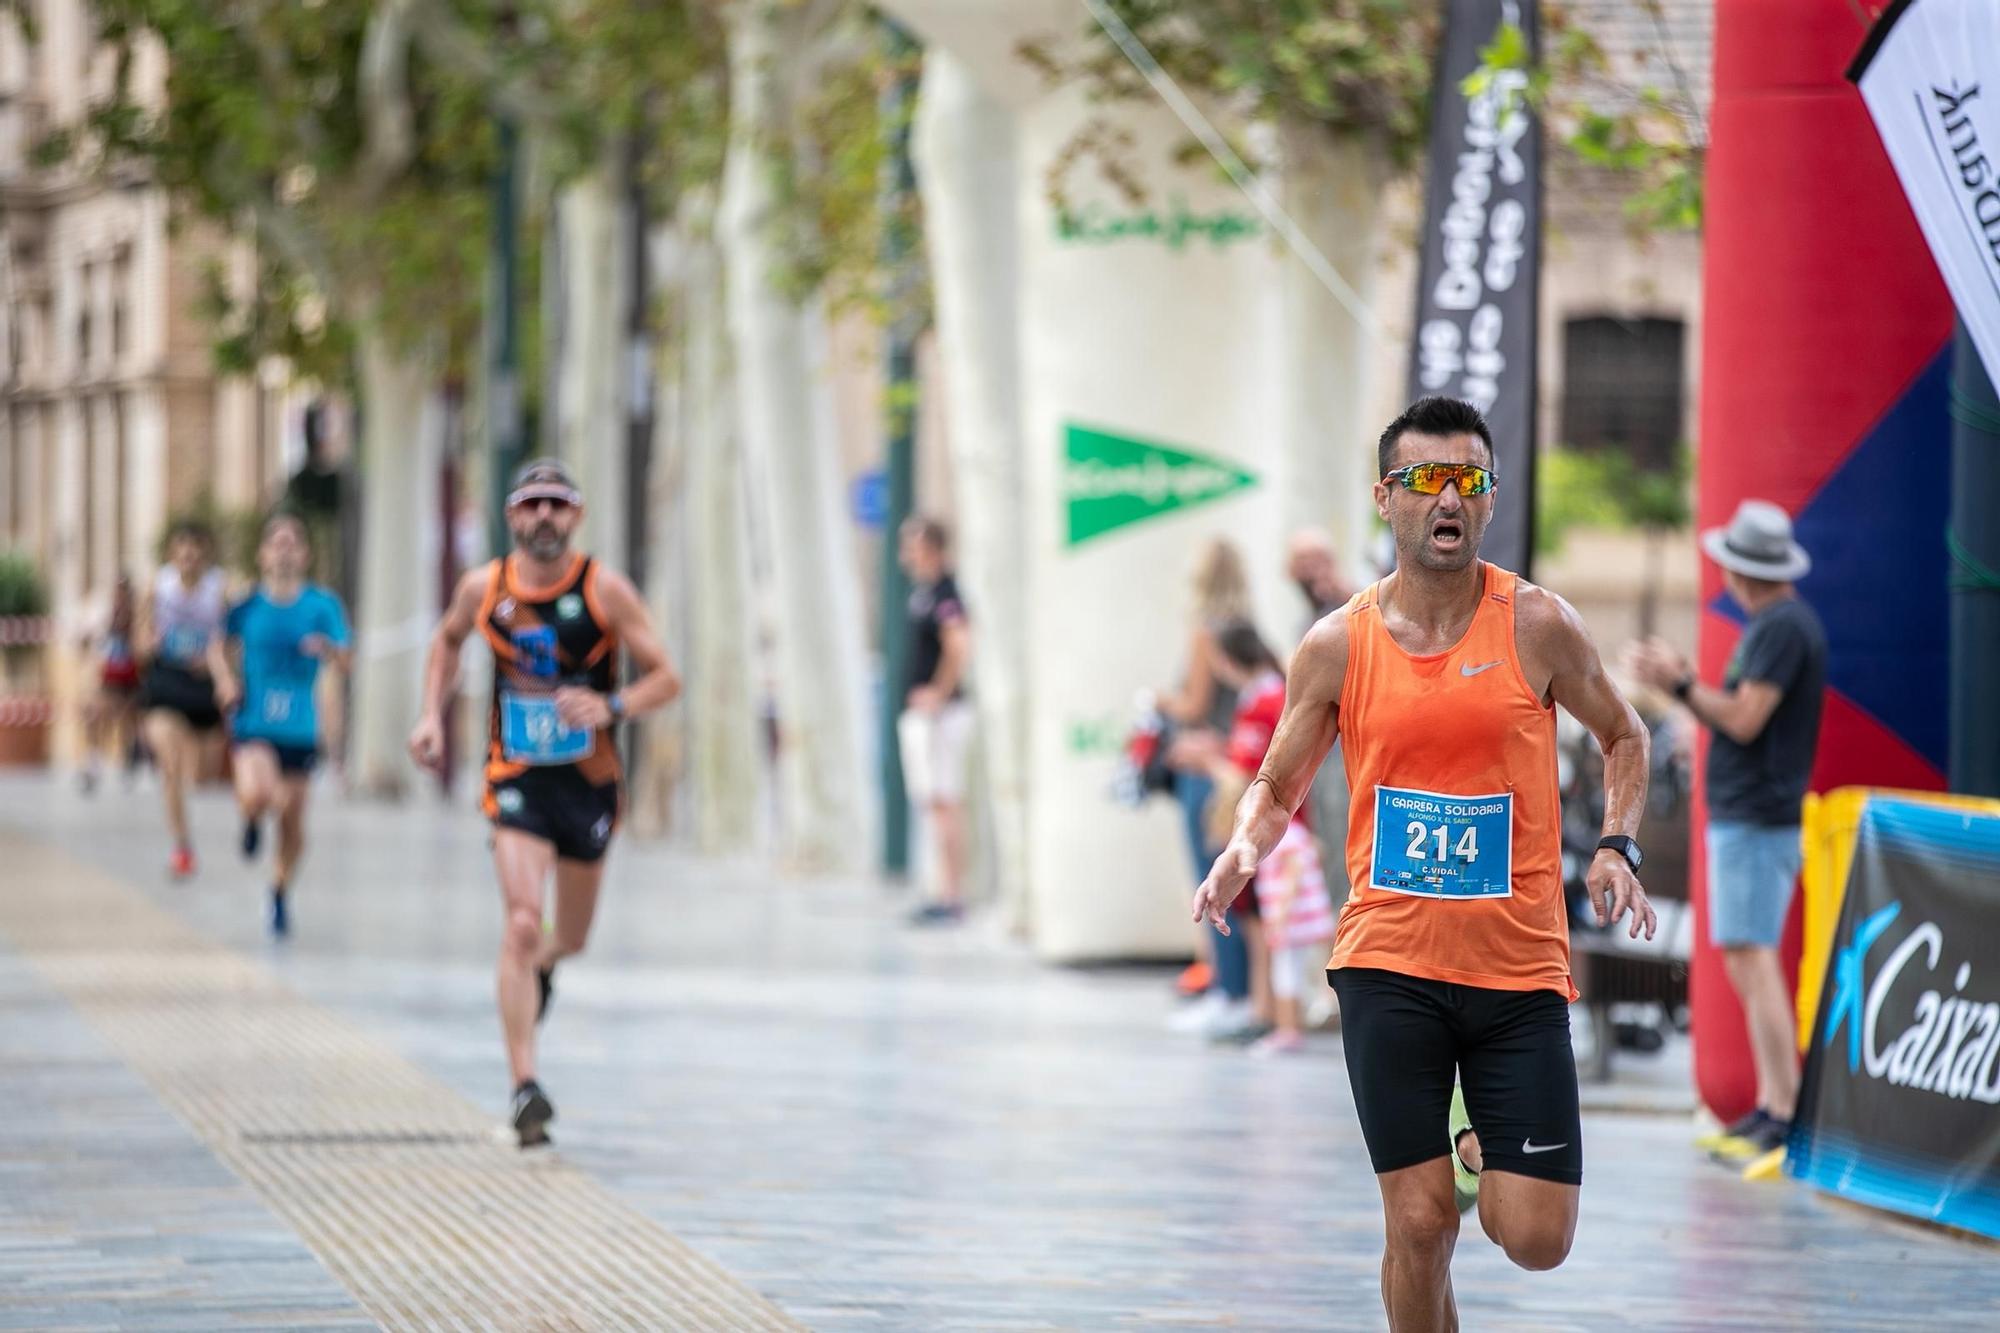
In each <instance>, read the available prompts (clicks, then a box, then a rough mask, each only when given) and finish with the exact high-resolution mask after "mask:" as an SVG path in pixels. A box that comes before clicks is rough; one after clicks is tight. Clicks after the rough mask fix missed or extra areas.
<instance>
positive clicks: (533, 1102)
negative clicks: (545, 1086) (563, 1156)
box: [514, 1079, 556, 1148]
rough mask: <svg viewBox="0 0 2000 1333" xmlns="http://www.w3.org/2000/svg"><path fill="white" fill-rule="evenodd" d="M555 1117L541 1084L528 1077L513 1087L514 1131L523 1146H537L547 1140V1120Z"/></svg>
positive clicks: (554, 1110) (554, 1109)
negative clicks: (518, 1085) (525, 1080)
mask: <svg viewBox="0 0 2000 1333" xmlns="http://www.w3.org/2000/svg"><path fill="white" fill-rule="evenodd" d="M555 1118H556V1108H555V1107H554V1106H553V1105H551V1104H550V1102H549V1098H548V1094H547V1093H545V1092H543V1091H542V1085H541V1084H539V1083H537V1082H535V1080H533V1079H529V1080H528V1081H527V1082H526V1083H523V1084H522V1085H521V1086H520V1087H518V1088H516V1089H514V1133H515V1134H517V1135H519V1136H520V1140H521V1146H522V1147H523V1148H538V1147H540V1146H541V1145H542V1144H544V1143H547V1142H548V1141H549V1122H550V1121H552V1120H554V1119H555Z"/></svg>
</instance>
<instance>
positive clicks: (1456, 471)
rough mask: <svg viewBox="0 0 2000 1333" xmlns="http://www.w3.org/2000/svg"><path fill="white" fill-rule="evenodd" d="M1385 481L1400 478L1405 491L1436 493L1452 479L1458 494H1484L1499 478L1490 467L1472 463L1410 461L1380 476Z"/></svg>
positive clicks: (1419, 493) (1421, 493) (1449, 483)
mask: <svg viewBox="0 0 2000 1333" xmlns="http://www.w3.org/2000/svg"><path fill="white" fill-rule="evenodd" d="M1382 480H1384V481H1400V482H1402V483H1403V488H1404V489H1405V490H1411V491H1415V492H1416V493H1417V494H1418V495H1437V494H1439V493H1440V492H1442V491H1443V490H1444V488H1445V487H1447V486H1449V485H1451V484H1452V483H1453V482H1457V483H1458V493H1459V494H1460V495H1484V494H1486V493H1487V492H1488V491H1490V490H1492V489H1493V484H1494V482H1496V481H1497V480H1499V478H1497V477H1495V476H1494V475H1493V469H1492V468H1489V467H1480V466H1478V465H1477V464H1475V463H1412V464H1410V465H1409V466H1408V467H1399V468H1397V469H1396V470H1395V471H1394V472H1386V473H1384V474H1383V475H1382Z"/></svg>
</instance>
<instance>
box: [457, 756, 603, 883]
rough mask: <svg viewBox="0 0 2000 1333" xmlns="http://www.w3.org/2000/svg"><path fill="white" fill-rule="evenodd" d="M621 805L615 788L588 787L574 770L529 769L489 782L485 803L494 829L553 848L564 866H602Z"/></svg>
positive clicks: (563, 767) (573, 767) (572, 766)
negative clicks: (513, 831) (587, 863)
mask: <svg viewBox="0 0 2000 1333" xmlns="http://www.w3.org/2000/svg"><path fill="white" fill-rule="evenodd" d="M623 803H624V791H623V788H622V787H621V785H620V784H619V783H617V782H606V783H603V784H598V783H593V782H591V781H590V780H589V779H587V778H585V777H584V776H583V774H582V772H581V771H579V770H578V768H577V766H576V765H575V764H559V765H551V766H548V767H545V768H530V769H528V770H526V771H525V772H523V773H520V774H518V775H517V776H514V777H511V778H503V779H501V780H500V781H498V782H489V783H488V784H487V787H486V799H485V802H484V804H485V807H486V815H487V818H489V819H491V820H492V821H493V822H494V824H496V825H497V826H499V827H501V828H511V829H519V830H520V831H521V832H523V833H525V834H527V835H529V836H530V837H534V838H540V839H542V840H543V841H545V842H549V843H553V844H554V846H555V849H556V856H557V857H558V858H559V859H560V860H564V861H599V860H602V859H603V858H604V853H605V850H606V849H607V848H609V847H610V846H611V834H612V832H613V831H614V830H616V829H617V827H618V814H619V809H620V807H621V806H622V805H623Z"/></svg>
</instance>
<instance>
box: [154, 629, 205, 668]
mask: <svg viewBox="0 0 2000 1333" xmlns="http://www.w3.org/2000/svg"><path fill="white" fill-rule="evenodd" d="M207 651H208V631H207V630H205V629H202V628H200V627H199V626H195V625H175V626H174V627H173V628H172V629H169V630H168V631H167V632H166V633H165V634H164V635H162V636H161V637H160V656H162V657H164V658H166V659H167V660H168V661H169V662H188V663H193V662H197V661H199V660H200V659H201V656H202V654H204V653H206V652H207Z"/></svg>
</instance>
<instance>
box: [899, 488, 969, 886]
mask: <svg viewBox="0 0 2000 1333" xmlns="http://www.w3.org/2000/svg"><path fill="white" fill-rule="evenodd" d="M896 554H897V558H898V559H899V560H900V561H901V562H902V566H903V572H904V573H906V574H908V575H909V576H910V583H911V585H912V586H911V589H910V602H909V610H908V616H909V636H910V637H909V645H910V653H909V675H908V678H907V679H906V680H905V681H904V691H903V712H902V716H901V717H900V718H898V719H897V722H896V738H897V741H898V744H899V747H900V749H901V753H902V759H903V786H904V788H905V789H906V790H907V791H908V792H909V795H910V803H911V804H912V805H914V806H915V807H916V809H917V812H918V818H919V819H920V820H921V821H922V826H923V829H924V832H925V841H926V843H927V844H928V850H929V851H930V858H929V859H930V861H931V863H932V864H933V865H934V866H935V867H936V869H937V876H936V881H935V886H934V893H933V896H932V897H931V898H930V900H929V901H928V902H926V903H925V904H924V905H923V906H922V907H920V908H918V909H917V911H916V914H915V916H914V917H912V921H913V922H914V923H915V924H917V925H949V924H951V923H954V922H956V921H958V920H959V919H960V917H961V916H962V915H963V914H964V910H965V908H964V883H965V853H966V836H965V760H966V753H967V750H968V749H969V747H970V745H971V742H972V723H973V714H972V705H971V704H970V703H968V702H967V701H966V698H965V671H966V667H967V665H968V664H969V662H970V660H971V656H972V632H971V626H970V622H969V621H968V620H967V619H966V615H965V602H964V600H963V599H962V598H961V597H960V596H959V594H958V584H957V582H956V581H955V580H954V579H953V578H952V576H951V570H950V568H949V565H948V561H949V559H950V554H951V536H950V533H949V532H948V531H947V529H946V528H945V526H944V524H942V523H940V522H938V521H937V520H936V519H932V518H923V517H915V518H912V519H910V520H909V521H908V522H906V523H904V524H903V527H902V531H901V532H900V533H898V534H897V550H896Z"/></svg>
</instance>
